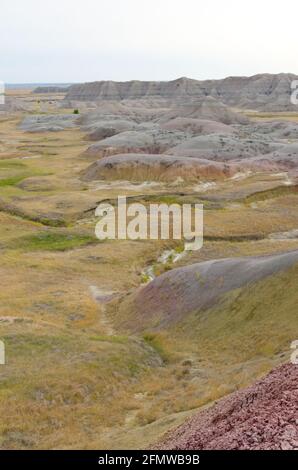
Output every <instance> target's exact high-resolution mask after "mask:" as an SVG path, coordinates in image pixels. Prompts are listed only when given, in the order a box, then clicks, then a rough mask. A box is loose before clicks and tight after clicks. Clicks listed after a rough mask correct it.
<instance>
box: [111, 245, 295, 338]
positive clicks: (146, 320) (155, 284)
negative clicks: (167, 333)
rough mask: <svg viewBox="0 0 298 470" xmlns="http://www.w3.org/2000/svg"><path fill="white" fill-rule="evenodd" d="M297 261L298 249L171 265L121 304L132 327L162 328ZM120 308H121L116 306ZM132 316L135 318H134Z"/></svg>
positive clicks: (210, 305) (212, 304)
mask: <svg viewBox="0 0 298 470" xmlns="http://www.w3.org/2000/svg"><path fill="white" fill-rule="evenodd" d="M295 263H298V251H293V252H289V253H285V254H278V255H270V256H260V257H249V258H230V259H219V260H212V261H205V262H202V263H197V264H192V265H189V266H184V267H181V268H177V269H173V270H171V271H169V272H166V273H165V274H162V275H161V276H159V277H157V278H156V279H154V280H153V281H152V282H150V283H149V284H148V285H146V286H145V287H143V288H141V289H139V290H138V291H137V293H136V294H132V295H131V297H130V298H128V299H126V300H125V302H124V303H123V305H122V306H121V308H122V309H124V310H125V311H127V312H131V313H130V315H129V326H130V328H132V329H136V328H138V326H136V325H139V328H140V325H142V326H141V328H142V329H146V327H155V328H164V327H167V326H170V325H173V324H175V323H177V322H179V321H181V320H184V319H185V318H186V316H187V315H188V314H191V313H192V312H194V311H198V310H204V309H208V308H210V307H212V306H214V305H215V304H216V303H217V302H218V301H219V300H220V298H221V297H222V296H223V295H224V294H226V293H228V292H230V291H232V290H234V289H238V288H242V287H245V286H247V285H249V284H250V283H256V282H258V281H260V280H262V279H264V278H266V277H269V276H272V275H274V274H276V273H278V272H280V271H282V270H286V269H288V268H290V267H291V266H293V265H294V264H295ZM120 311H121V310H120ZM136 316H137V317H138V319H139V322H135V318H136Z"/></svg>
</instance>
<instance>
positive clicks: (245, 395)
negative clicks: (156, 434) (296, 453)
mask: <svg viewBox="0 0 298 470" xmlns="http://www.w3.org/2000/svg"><path fill="white" fill-rule="evenodd" d="M297 383H298V366H297V365H292V364H287V365H283V366H281V367H278V368H277V369H274V370H273V371H272V372H270V373H269V374H268V375H267V376H266V377H265V378H263V379H261V380H259V381H258V382H257V383H256V384H254V385H252V386H251V387H249V388H247V389H245V390H242V391H240V392H235V393H233V394H232V395H230V396H228V397H227V398H225V399H223V400H221V401H220V402H219V403H218V404H216V405H214V406H213V407H212V408H209V409H207V410H204V411H202V412H200V413H198V414H197V415H195V416H194V417H192V418H191V419H189V420H187V421H186V422H185V423H184V424H182V425H181V426H179V427H178V428H177V429H175V430H173V431H172V432H170V433H169V434H168V435H167V436H166V437H165V439H164V441H162V442H160V443H157V444H156V445H155V446H153V447H154V448H158V449H188V450H190V449H194V450H201V449H208V450H211V449H214V450H232V449H234V450H247V449H249V450H274V449H275V450H294V449H295V450H297V449H298V425H297V416H298V386H297Z"/></svg>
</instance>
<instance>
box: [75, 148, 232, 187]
mask: <svg viewBox="0 0 298 470" xmlns="http://www.w3.org/2000/svg"><path fill="white" fill-rule="evenodd" d="M237 169H239V167H238V168H237V167H236V166H232V165H226V164H224V163H221V162H213V161H210V160H206V159H199V158H187V157H175V156H172V155H159V154H157V155H154V154H135V153H128V154H117V155H114V156H110V157H105V158H102V159H101V160H98V161H96V162H95V163H93V164H92V165H90V166H89V167H88V168H87V170H86V171H84V172H83V175H82V179H83V180H85V181H92V180H102V179H107V180H134V181H172V182H173V181H175V180H177V179H178V178H179V179H181V178H182V179H183V181H187V182H190V181H194V182H195V181H197V180H199V179H201V178H205V179H212V180H216V179H219V178H227V177H231V176H233V175H234V174H235V173H236V172H237Z"/></svg>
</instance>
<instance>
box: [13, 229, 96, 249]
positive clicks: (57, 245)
mask: <svg viewBox="0 0 298 470" xmlns="http://www.w3.org/2000/svg"><path fill="white" fill-rule="evenodd" d="M96 242H98V240H97V238H95V237H93V236H91V235H86V234H78V233H70V232H52V231H48V232H46V231H44V232H40V233H37V234H32V235H26V236H24V237H21V238H18V239H15V240H13V242H12V243H11V245H10V247H9V248H13V249H22V250H25V251H39V250H41V251H42V250H45V251H66V250H72V249H74V248H79V247H80V246H84V245H88V244H91V243H96Z"/></svg>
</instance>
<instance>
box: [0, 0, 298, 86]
mask: <svg viewBox="0 0 298 470" xmlns="http://www.w3.org/2000/svg"><path fill="white" fill-rule="evenodd" d="M297 31H298V2H297V0H283V1H274V0H249V1H243V0H242V1H241V0H213V1H212V0H204V1H202V0H180V1H178V0H148V1H145V0H48V1H47V0H1V3H0V57H1V64H0V74H1V76H0V80H2V81H4V82H7V83H25V82H34V83H37V82H82V81H94V80H107V79H111V80H131V79H139V80H171V79H174V78H178V77H181V76H187V77H191V78H196V79H206V78H223V77H226V76H230V75H253V74H256V73H263V72H269V73H279V72H293V73H296V74H298V46H297V44H298V33H297Z"/></svg>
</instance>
